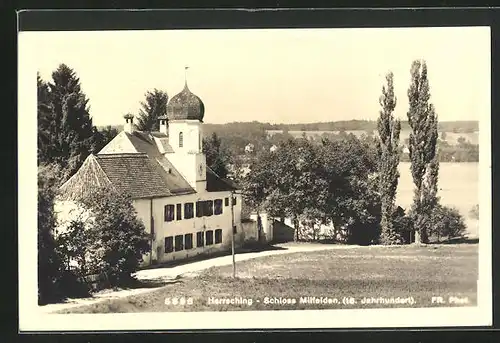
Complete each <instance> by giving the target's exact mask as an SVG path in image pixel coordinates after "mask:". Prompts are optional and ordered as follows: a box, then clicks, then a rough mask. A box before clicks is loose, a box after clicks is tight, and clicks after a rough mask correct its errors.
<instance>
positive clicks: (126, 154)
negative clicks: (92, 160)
mask: <svg viewBox="0 0 500 343" xmlns="http://www.w3.org/2000/svg"><path fill="white" fill-rule="evenodd" d="M117 156H118V157H148V154H147V153H145V152H115V153H109V154H97V157H98V158H110V157H117Z"/></svg>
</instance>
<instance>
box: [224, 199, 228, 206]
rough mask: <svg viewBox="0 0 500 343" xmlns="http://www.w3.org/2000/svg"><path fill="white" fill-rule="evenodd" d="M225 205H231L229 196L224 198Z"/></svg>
mask: <svg viewBox="0 0 500 343" xmlns="http://www.w3.org/2000/svg"><path fill="white" fill-rule="evenodd" d="M224 206H229V198H224Z"/></svg>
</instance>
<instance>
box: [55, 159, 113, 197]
mask: <svg viewBox="0 0 500 343" xmlns="http://www.w3.org/2000/svg"><path fill="white" fill-rule="evenodd" d="M103 186H112V184H111V181H110V180H109V178H108V177H107V175H106V173H105V172H104V171H103V170H102V168H101V166H100V165H99V162H98V161H97V159H96V157H95V156H94V155H90V156H89V157H87V159H85V161H84V162H83V164H82V166H81V167H80V169H78V171H77V172H76V173H75V174H74V175H73V176H72V177H71V178H70V179H69V180H68V181H66V182H65V183H64V184H63V185H62V186H61V187H60V188H59V195H58V197H59V198H60V199H61V200H70V201H71V200H78V199H81V198H82V197H83V196H84V195H85V194H89V193H91V192H92V191H93V190H94V189H96V188H98V187H103Z"/></svg>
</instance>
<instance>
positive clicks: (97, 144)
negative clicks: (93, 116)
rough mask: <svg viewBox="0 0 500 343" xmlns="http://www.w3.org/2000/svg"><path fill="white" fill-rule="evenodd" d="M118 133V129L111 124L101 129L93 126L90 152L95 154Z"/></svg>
mask: <svg viewBox="0 0 500 343" xmlns="http://www.w3.org/2000/svg"><path fill="white" fill-rule="evenodd" d="M117 134H118V130H117V129H116V128H114V127H112V126H111V125H108V126H106V127H105V128H103V129H97V128H96V127H94V139H93V141H92V153H94V154H97V153H98V152H99V151H101V149H102V148H104V147H105V146H106V144H108V143H109V142H111V140H112V139H113V138H115V137H116V135H117Z"/></svg>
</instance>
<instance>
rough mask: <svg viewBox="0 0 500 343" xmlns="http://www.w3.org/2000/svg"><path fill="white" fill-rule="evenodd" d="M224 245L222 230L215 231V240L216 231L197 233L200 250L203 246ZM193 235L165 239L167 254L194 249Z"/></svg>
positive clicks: (197, 243) (197, 244)
mask: <svg viewBox="0 0 500 343" xmlns="http://www.w3.org/2000/svg"><path fill="white" fill-rule="evenodd" d="M220 243H222V230H221V229H217V230H215V240H214V231H212V230H208V231H205V232H203V231H199V232H197V233H196V247H197V248H200V247H203V246H209V245H213V244H220ZM193 247H194V246H193V234H192V233H187V234H185V235H177V236H169V237H165V253H169V252H173V251H181V250H189V249H193Z"/></svg>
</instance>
